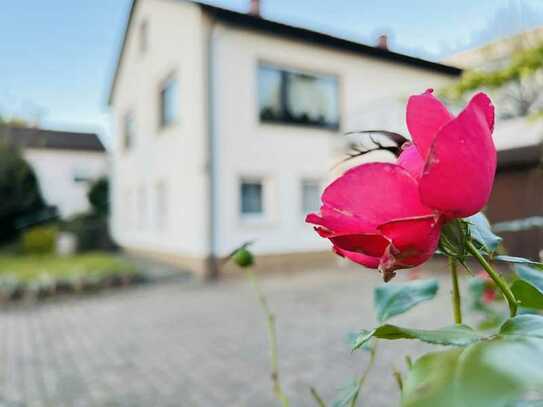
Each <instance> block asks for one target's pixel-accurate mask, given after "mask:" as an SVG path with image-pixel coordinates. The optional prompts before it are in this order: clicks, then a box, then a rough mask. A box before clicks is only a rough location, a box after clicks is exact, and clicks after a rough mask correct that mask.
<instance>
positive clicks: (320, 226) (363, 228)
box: [305, 205, 374, 237]
mask: <svg viewBox="0 0 543 407" xmlns="http://www.w3.org/2000/svg"><path fill="white" fill-rule="evenodd" d="M305 221H306V222H307V223H312V224H313V225H317V227H316V228H315V230H316V231H317V233H318V234H319V235H320V236H321V237H332V236H336V235H346V234H357V233H365V232H367V231H370V230H373V229H374V225H373V224H368V222H365V221H364V220H362V219H360V218H358V217H356V216H345V215H344V214H343V213H342V212H341V211H338V210H336V209H334V208H329V207H327V206H325V205H323V206H322V207H321V210H320V213H318V214H316V213H310V214H308V215H307V216H306V218H305Z"/></svg>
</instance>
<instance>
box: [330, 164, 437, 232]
mask: <svg viewBox="0 0 543 407" xmlns="http://www.w3.org/2000/svg"><path fill="white" fill-rule="evenodd" d="M322 200H323V203H324V207H326V208H327V210H328V209H333V210H335V211H336V212H337V214H339V215H341V219H343V220H344V221H345V222H350V225H352V223H353V222H355V221H357V222H360V224H362V223H364V224H365V226H370V227H372V228H373V230H375V229H376V228H377V226H379V225H381V224H383V223H386V222H388V221H390V220H393V219H398V218H406V217H412V216H422V215H428V214H431V213H432V211H431V210H430V209H429V208H427V207H425V206H424V205H422V203H421V202H420V198H419V192H418V183H417V181H416V179H415V178H413V177H412V176H411V175H410V174H409V172H408V171H407V170H405V169H404V168H402V167H400V166H398V165H395V164H389V163H369V164H362V165H359V166H357V167H355V168H352V169H351V170H349V171H347V172H346V173H345V174H344V175H342V176H341V177H340V178H338V179H337V180H336V181H334V182H333V183H332V184H330V185H329V186H328V187H327V188H326V190H325V191H324V193H323V195H322ZM322 215H324V214H322ZM339 215H338V216H339ZM324 216H325V215H324ZM364 232H372V230H365V231H364Z"/></svg>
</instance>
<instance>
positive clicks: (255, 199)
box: [240, 180, 264, 216]
mask: <svg viewBox="0 0 543 407" xmlns="http://www.w3.org/2000/svg"><path fill="white" fill-rule="evenodd" d="M263 190H264V187H263V184H262V181H259V180H242V181H241V184H240V201H241V208H240V210H241V215H242V216H254V215H263V214H264V201H263V192H264V191H263Z"/></svg>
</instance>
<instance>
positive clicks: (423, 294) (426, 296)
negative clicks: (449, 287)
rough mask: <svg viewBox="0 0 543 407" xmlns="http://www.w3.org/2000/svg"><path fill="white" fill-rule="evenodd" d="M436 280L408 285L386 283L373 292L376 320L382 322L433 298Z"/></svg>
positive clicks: (409, 283) (412, 282)
mask: <svg viewBox="0 0 543 407" xmlns="http://www.w3.org/2000/svg"><path fill="white" fill-rule="evenodd" d="M438 288H439V284H438V282H437V280H435V279H431V280H418V281H411V282H408V283H388V284H386V285H383V286H380V287H377V288H376V289H375V291H374V305H375V311H376V314H377V320H378V321H379V322H384V321H386V320H387V319H389V318H392V317H393V316H395V315H399V314H403V313H404V312H407V311H409V310H410V309H411V308H413V307H414V306H415V305H417V304H419V303H421V302H423V301H428V300H431V299H432V298H434V297H435V295H436V293H437V290H438Z"/></svg>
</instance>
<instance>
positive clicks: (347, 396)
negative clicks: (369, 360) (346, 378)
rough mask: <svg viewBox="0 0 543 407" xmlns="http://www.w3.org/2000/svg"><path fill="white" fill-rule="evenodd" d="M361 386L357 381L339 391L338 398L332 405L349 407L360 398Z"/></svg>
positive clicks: (333, 406)
mask: <svg viewBox="0 0 543 407" xmlns="http://www.w3.org/2000/svg"><path fill="white" fill-rule="evenodd" d="M359 392H360V386H359V384H358V381H357V380H353V381H352V382H350V383H349V384H347V385H346V386H344V387H342V388H341V389H339V394H338V397H337V398H336V399H335V400H334V402H333V403H332V407H347V406H349V405H350V404H351V402H352V401H353V400H354V399H355V398H357V397H358V393H359Z"/></svg>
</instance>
